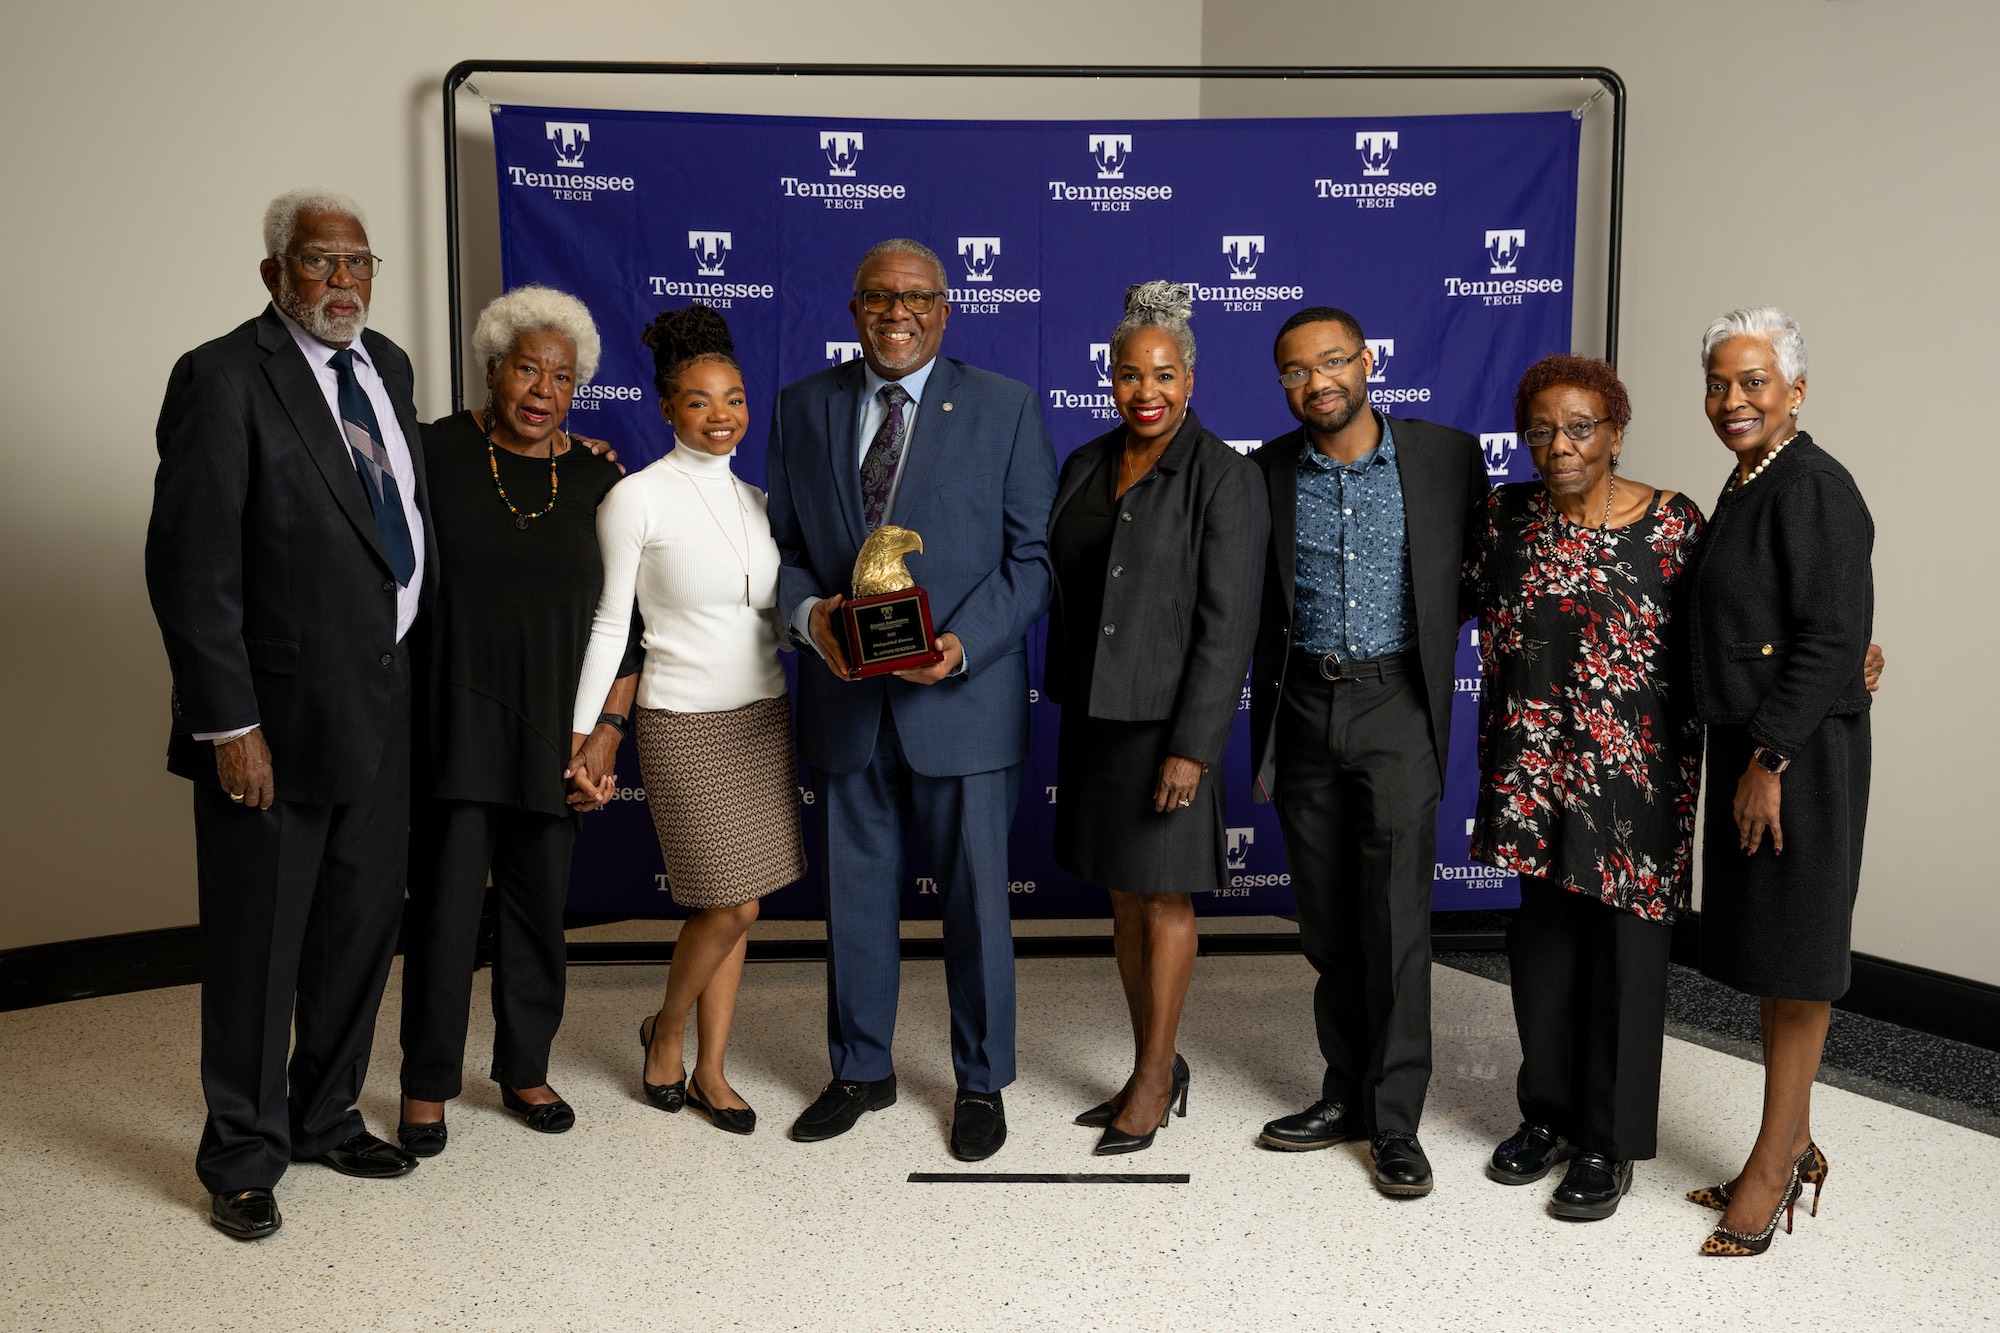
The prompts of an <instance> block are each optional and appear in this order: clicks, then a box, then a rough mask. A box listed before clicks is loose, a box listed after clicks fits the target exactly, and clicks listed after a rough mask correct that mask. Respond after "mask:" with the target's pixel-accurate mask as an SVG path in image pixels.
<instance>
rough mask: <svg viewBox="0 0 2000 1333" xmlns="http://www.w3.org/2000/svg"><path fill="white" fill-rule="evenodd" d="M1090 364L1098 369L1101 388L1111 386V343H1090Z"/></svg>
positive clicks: (1098, 381) (1098, 382)
mask: <svg viewBox="0 0 2000 1333" xmlns="http://www.w3.org/2000/svg"><path fill="white" fill-rule="evenodd" d="M1090 364H1091V367H1092V368H1093V369H1095V370H1096V371H1097V387H1098V388H1100V389H1108V388H1110V387H1111V344H1110V343H1092V344H1091V345H1090Z"/></svg>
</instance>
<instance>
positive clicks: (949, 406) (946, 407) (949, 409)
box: [944, 403, 951, 412]
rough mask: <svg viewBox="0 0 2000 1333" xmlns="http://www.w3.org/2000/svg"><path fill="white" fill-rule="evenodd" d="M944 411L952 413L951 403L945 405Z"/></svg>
mask: <svg viewBox="0 0 2000 1333" xmlns="http://www.w3.org/2000/svg"><path fill="white" fill-rule="evenodd" d="M944 410H945V411H947V412H949V411H951V404H950V403H946V404H945V405H944Z"/></svg>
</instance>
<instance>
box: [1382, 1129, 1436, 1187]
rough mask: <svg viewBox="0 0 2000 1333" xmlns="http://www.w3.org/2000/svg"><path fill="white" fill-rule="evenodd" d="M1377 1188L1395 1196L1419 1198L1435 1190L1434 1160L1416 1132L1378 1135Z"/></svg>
mask: <svg viewBox="0 0 2000 1333" xmlns="http://www.w3.org/2000/svg"><path fill="white" fill-rule="evenodd" d="M1375 1188H1376V1189H1378V1190H1380V1191H1382V1193H1384V1194H1386V1195H1388V1196H1389V1197H1390V1198H1392V1199H1416V1198H1421V1197H1423V1196H1424V1195H1426V1194H1429V1193H1430V1192H1431V1162H1430V1158H1428V1157H1426V1156H1424V1145H1423V1144H1421V1143H1418V1142H1417V1136H1416V1135H1414V1134H1395V1133H1391V1134H1377V1135H1376V1136H1375Z"/></svg>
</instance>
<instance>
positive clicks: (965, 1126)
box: [951, 1088, 1007, 1162]
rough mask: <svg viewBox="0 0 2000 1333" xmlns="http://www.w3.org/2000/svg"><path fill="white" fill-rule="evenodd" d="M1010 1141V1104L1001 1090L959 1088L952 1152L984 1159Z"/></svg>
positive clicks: (962, 1157) (953, 1110) (968, 1159)
mask: <svg viewBox="0 0 2000 1333" xmlns="http://www.w3.org/2000/svg"><path fill="white" fill-rule="evenodd" d="M1006 1141H1007V1107H1006V1105H1005V1104H1004V1103H1002V1102H1001V1100H1000V1094H999V1093H997V1092H967V1091H966V1090H965V1089H964V1088H960V1089H959V1090H958V1096H957V1097H956V1098H954V1099H953V1100H952V1104H951V1155H952V1156H953V1157H956V1158H957V1159H958V1160H959V1161H961V1162H983V1161H985V1160H986V1159H987V1158H989V1157H991V1156H992V1155H993V1154H994V1153H996V1152H999V1151H1000V1145H1001V1144H1003V1143H1005V1142H1006Z"/></svg>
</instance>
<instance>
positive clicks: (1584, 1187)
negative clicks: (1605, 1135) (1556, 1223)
mask: <svg viewBox="0 0 2000 1333" xmlns="http://www.w3.org/2000/svg"><path fill="white" fill-rule="evenodd" d="M1631 1188H1632V1164H1631V1163H1630V1162H1614V1161H1612V1160H1611V1159H1610V1158H1609V1157H1606V1156H1605V1155H1604V1154H1603V1153H1595V1152H1580V1153H1578V1154H1577V1155H1576V1157H1575V1159H1574V1160H1572V1161H1571V1162H1570V1164H1569V1171H1568V1172H1567V1173H1565V1174H1564V1176H1563V1179H1562V1184H1560V1185H1558V1186H1556V1193H1555V1197H1554V1198H1553V1199H1551V1200H1550V1201H1549V1211H1550V1212H1552V1213H1554V1214H1555V1215H1556V1216H1557V1217H1561V1218H1566V1219H1568V1220H1569V1221H1572V1222H1596V1221H1600V1220H1602V1219H1604V1218H1607V1217H1609V1216H1611V1215H1612V1214H1613V1213H1615V1212H1617V1211H1618V1201H1619V1200H1620V1199H1622V1198H1624V1197H1625V1194H1626V1192H1627V1191H1628V1190H1630V1189H1631Z"/></svg>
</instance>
